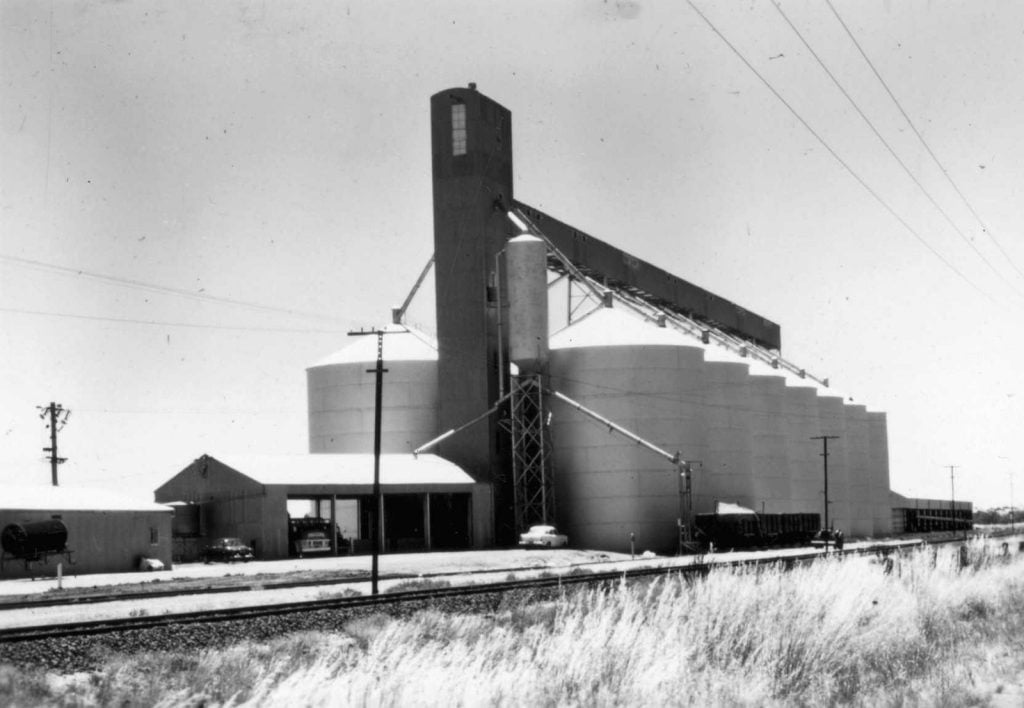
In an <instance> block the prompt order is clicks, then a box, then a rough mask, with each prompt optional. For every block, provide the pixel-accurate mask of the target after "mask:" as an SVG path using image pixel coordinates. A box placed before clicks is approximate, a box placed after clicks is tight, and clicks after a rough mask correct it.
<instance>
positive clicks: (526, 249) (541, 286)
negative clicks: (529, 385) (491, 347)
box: [505, 234, 548, 375]
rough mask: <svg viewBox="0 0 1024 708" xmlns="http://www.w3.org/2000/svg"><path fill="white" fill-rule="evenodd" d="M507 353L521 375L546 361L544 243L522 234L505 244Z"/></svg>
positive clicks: (546, 284)
mask: <svg viewBox="0 0 1024 708" xmlns="http://www.w3.org/2000/svg"><path fill="white" fill-rule="evenodd" d="M505 268H506V274H505V277H506V281H507V283H508V353H509V360H510V361H511V362H512V363H513V364H515V365H516V366H518V367H519V372H520V374H523V375H527V374H536V373H540V372H541V371H543V369H544V367H545V365H546V364H547V360H548V280H547V272H548V271H547V245H546V244H545V243H544V241H542V240H541V239H539V238H537V237H536V236H531V235H530V234H523V235H521V236H516V237H515V238H512V239H509V241H508V244H507V245H506V246H505Z"/></svg>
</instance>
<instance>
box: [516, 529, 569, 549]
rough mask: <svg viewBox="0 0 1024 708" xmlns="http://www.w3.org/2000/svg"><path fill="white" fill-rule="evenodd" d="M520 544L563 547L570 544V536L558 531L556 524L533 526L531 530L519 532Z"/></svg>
mask: <svg viewBox="0 0 1024 708" xmlns="http://www.w3.org/2000/svg"><path fill="white" fill-rule="evenodd" d="M519 545H520V546H543V547H544V548H562V547H563V546H567V545H569V537H568V536H566V535H565V534H564V533H558V531H557V530H555V527H554V526H531V527H530V530H529V531H527V532H526V533H522V534H519Z"/></svg>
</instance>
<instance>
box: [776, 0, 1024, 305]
mask: <svg viewBox="0 0 1024 708" xmlns="http://www.w3.org/2000/svg"><path fill="white" fill-rule="evenodd" d="M772 5H774V6H775V9H776V10H777V11H778V13H779V15H781V16H782V19H783V20H785V21H786V24H787V25H789V28H790V29H791V30H793V33H794V34H796V36H797V37H798V38H799V39H800V41H801V42H802V43H803V45H804V46H805V47H806V48H807V51H809V52H810V53H811V56H812V57H814V59H815V61H817V62H818V65H819V66H821V68H822V70H823V71H824V72H825V73H826V74H827V75H828V77H829V78H830V79H831V80H832V83H834V84H835V85H836V88H838V89H839V91H840V93H842V94H843V96H845V97H846V100H847V101H849V102H850V105H851V106H853V109H854V110H855V111H857V115H859V116H860V117H861V118H862V119H863V120H864V122H865V123H867V126H868V127H869V128H871V132H873V133H874V134H875V137H876V138H878V140H879V141H880V142H881V143H882V145H884V146H885V149H886V150H888V151H889V154H890V155H892V157H893V159H894V160H896V162H897V163H898V164H899V166H900V167H902V168H903V171H904V172H905V173H906V174H907V176H908V177H909V178H910V179H911V180H912V181H913V182H914V184H916V185H917V188H918V189H920V190H921V193H922V194H924V196H925V197H927V198H928V201H930V202H931V203H932V206H934V207H935V209H936V210H938V212H939V213H940V214H942V216H943V218H944V219H945V220H946V223H947V224H949V225H950V227H952V228H953V230H954V231H956V232H957V234H959V236H960V238H961V239H963V242H964V243H966V244H967V245H968V246H970V248H971V250H973V251H974V252H975V253H976V254H977V256H978V258H980V259H981V260H982V261H984V262H985V265H987V266H988V267H989V269H990V270H991V271H992V272H993V273H995V274H996V275H997V276H998V277H999V278H1000V279H1001V280H1002V281H1003V282H1004V283H1006V285H1007V286H1008V287H1009V288H1011V289H1012V290H1013V291H1014V292H1015V293H1017V295H1019V296H1021V297H1024V293H1021V291H1019V290H1018V289H1017V288H1016V286H1015V285H1013V284H1012V283H1011V282H1010V281H1008V280H1007V279H1006V276H1004V275H1003V274H1002V273H1000V272H999V271H998V270H996V267H995V266H994V265H992V263H991V262H990V261H989V259H988V258H986V257H985V254H983V253H982V252H981V251H979V250H978V247H977V246H975V245H974V243H973V242H972V241H971V239H969V238H968V237H967V234H965V233H964V232H963V231H962V230H961V229H960V227H959V226H957V225H956V224H955V223H954V222H953V219H952V218H950V216H949V214H947V213H946V210H945V209H943V208H942V207H941V206H939V203H938V202H937V201H935V198H934V197H932V195H931V193H929V192H928V190H927V189H925V186H924V185H923V184H921V182H920V180H918V179H917V177H916V176H915V175H914V173H913V172H911V170H910V168H909V167H907V165H906V163H904V162H903V160H901V159H900V156H899V155H897V154H896V151H895V150H893V148H892V146H891V145H889V142H888V141H887V140H886V139H885V138H884V137H883V136H882V134H881V133H880V132H879V131H878V129H877V128H876V127H875V124H874V123H872V122H871V119H870V118H868V117H867V115H865V113H864V111H862V110H861V108H860V106H859V105H857V102H856V101H855V100H854V99H853V96H851V95H850V94H849V93H848V92H847V90H846V89H845V88H844V87H843V85H842V84H841V83H840V82H839V79H837V78H836V77H835V75H834V74H833V73H832V72H831V71H830V70H829V68H828V67H827V66H826V65H825V62H824V61H822V59H821V57H820V56H818V53H817V52H815V51H814V49H813V48H812V47H811V45H810V43H809V42H808V41H807V39H806V38H805V37H804V35H803V34H802V33H801V32H800V30H798V29H797V28H796V26H795V25H794V24H793V23H792V21H790V19H789V17H788V16H787V15H786V13H785V11H783V9H782V6H781V5H779V3H778V0H772Z"/></svg>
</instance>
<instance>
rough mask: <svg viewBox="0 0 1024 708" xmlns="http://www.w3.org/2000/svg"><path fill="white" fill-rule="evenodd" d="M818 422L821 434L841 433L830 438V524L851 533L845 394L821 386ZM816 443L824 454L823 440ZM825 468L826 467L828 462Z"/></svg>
mask: <svg viewBox="0 0 1024 708" xmlns="http://www.w3.org/2000/svg"><path fill="white" fill-rule="evenodd" d="M818 421H819V429H820V430H821V432H820V433H819V435H835V436H837V438H836V439H835V440H829V441H828V502H829V509H828V516H829V525H830V526H832V527H834V528H838V529H842V530H843V531H844V532H848V531H849V530H850V485H849V478H848V471H849V466H848V464H847V462H846V456H847V452H848V450H849V446H850V440H849V436H848V435H847V434H846V414H845V411H844V410H843V399H842V397H841V394H836V393H835V392H834V391H832V390H831V389H827V388H823V389H819V391H818ZM815 442H816V443H817V444H818V445H819V450H818V452H819V453H823V452H824V445H823V444H822V442H821V441H820V440H816V441H815ZM819 459H820V458H819ZM822 468H823V469H824V465H822ZM823 521H824V520H823Z"/></svg>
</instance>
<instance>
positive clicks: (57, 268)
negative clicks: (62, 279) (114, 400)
mask: <svg viewBox="0 0 1024 708" xmlns="http://www.w3.org/2000/svg"><path fill="white" fill-rule="evenodd" d="M0 261H6V262H8V263H14V264H16V265H22V266H28V267H30V268H38V269H40V270H47V271H52V272H55V273H60V274H62V275H74V276H80V277H84V278H92V279H94V280H99V281H102V282H105V283H111V284H113V285H120V286H122V287H127V288H135V289H138V290H147V291H150V292H158V293H167V294H171V295H179V296H181V297H187V298H191V299H193V300H201V301H203V302H215V303H219V304H221V305H235V306H236V307H248V308H251V309H254V310H262V311H265V312H279V313H283V314H287V315H297V316H299V317H313V318H316V319H322V320H334V321H337V322H341V321H342V320H340V319H338V318H336V317H330V316H328V315H323V314H320V313H317V312H303V311H301V310H289V309H286V308H282V307H274V306H273V305H263V304H260V303H256V302H246V301H244V300H234V299H232V298H227V297H220V296H218V295H208V294H206V293H202V292H195V291H192V290H184V289H182V288H171V287H168V286H166V285H156V284H154V283H146V282H144V281H141V280H132V279H130V278H119V277H117V276H114V275H104V274H103V273H94V272H92V271H88V270H83V269H81V268H69V267H67V266H61V265H57V264H55V263H45V262H43V261H36V260H32V259H31V258H19V257H17V256H5V255H2V254H0Z"/></svg>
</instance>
